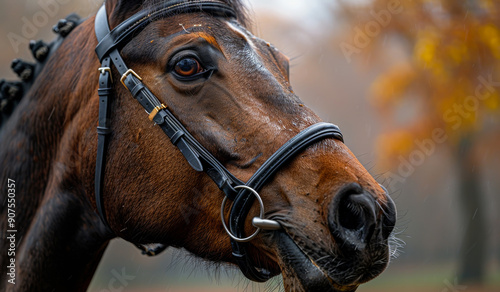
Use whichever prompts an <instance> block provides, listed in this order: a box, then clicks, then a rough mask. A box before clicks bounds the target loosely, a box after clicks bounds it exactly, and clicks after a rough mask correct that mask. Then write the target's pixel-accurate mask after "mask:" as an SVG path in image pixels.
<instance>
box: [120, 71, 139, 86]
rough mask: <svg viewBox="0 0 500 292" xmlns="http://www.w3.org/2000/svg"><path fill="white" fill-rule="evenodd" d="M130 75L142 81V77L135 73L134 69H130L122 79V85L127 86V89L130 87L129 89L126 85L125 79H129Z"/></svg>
mask: <svg viewBox="0 0 500 292" xmlns="http://www.w3.org/2000/svg"><path fill="white" fill-rule="evenodd" d="M129 74H132V75H134V76H135V77H137V79H139V80H142V78H141V76H139V75H137V73H135V72H134V70H132V69H128V70H127V72H125V73H123V75H122V78H120V81H121V83H122V84H123V86H125V88H127V89H128V87H127V85H125V82H124V80H125V78H127V76H128V75H129ZM129 90H130V89H129Z"/></svg>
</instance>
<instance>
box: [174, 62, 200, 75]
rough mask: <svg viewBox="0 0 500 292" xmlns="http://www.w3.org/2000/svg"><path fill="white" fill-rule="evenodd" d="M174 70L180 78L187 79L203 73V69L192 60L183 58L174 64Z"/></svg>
mask: <svg viewBox="0 0 500 292" xmlns="http://www.w3.org/2000/svg"><path fill="white" fill-rule="evenodd" d="M174 70H175V73H177V74H179V75H180V76H183V77H188V76H192V75H195V74H198V73H200V72H203V67H201V65H200V63H199V62H198V61H197V60H196V59H194V58H184V59H182V60H180V61H179V62H177V64H175V68H174Z"/></svg>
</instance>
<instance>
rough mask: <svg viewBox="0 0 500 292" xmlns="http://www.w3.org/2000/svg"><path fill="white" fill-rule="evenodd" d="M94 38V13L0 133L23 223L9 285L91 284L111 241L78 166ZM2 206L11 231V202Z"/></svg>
mask: <svg viewBox="0 0 500 292" xmlns="http://www.w3.org/2000/svg"><path fill="white" fill-rule="evenodd" d="M95 45H96V40H95V37H94V34H93V18H91V19H88V20H87V21H85V22H84V23H82V24H81V25H79V26H78V27H77V28H76V29H75V30H74V31H73V32H72V33H71V34H70V35H69V36H68V37H67V39H65V41H64V42H63V43H62V44H61V46H60V47H59V49H58V50H57V52H56V53H54V54H53V55H52V56H51V57H50V59H49V60H48V61H47V64H46V65H45V67H44V68H43V70H42V71H41V72H40V74H39V76H38V77H37V79H36V80H35V81H34V84H33V86H32V88H31V89H30V91H29V92H28V93H27V94H26V95H25V96H24V97H23V99H22V101H21V103H20V104H19V106H18V108H16V110H15V112H14V113H13V115H12V116H11V118H10V119H9V121H8V122H7V124H5V125H4V128H3V129H2V131H1V133H0V140H1V141H2V148H0V164H2V166H5V167H2V169H1V170H0V181H1V182H2V185H7V181H8V179H12V180H14V181H15V212H16V217H15V220H16V221H15V229H16V230H17V232H16V233H15V235H14V236H15V244H16V249H15V251H14V252H15V265H16V273H17V275H16V276H17V277H16V285H11V284H9V283H8V282H7V280H8V279H9V276H8V275H7V269H6V267H7V266H8V265H9V264H10V261H12V258H13V257H10V256H9V257H1V265H2V268H1V270H2V273H1V275H0V282H1V284H0V290H2V291H5V290H7V291H80V290H82V291H85V289H86V287H87V286H88V284H89V282H90V280H91V277H92V274H93V272H94V271H95V268H96V267H97V263H98V262H99V259H100V257H101V256H102V253H103V252H104V248H105V246H106V245H107V242H108V238H106V236H105V235H103V234H104V232H103V231H102V230H95V229H93V228H89V226H99V221H98V220H99V219H98V218H97V216H96V214H95V213H94V212H93V210H92V208H91V207H90V203H89V202H88V200H87V199H86V196H85V194H84V193H85V191H84V188H83V186H82V184H81V182H80V181H79V178H78V173H77V169H78V163H79V162H78V148H79V145H78V138H77V134H76V131H75V117H77V116H78V114H77V113H79V112H80V110H81V108H82V107H83V105H84V104H86V103H88V102H89V100H90V98H91V97H92V96H93V95H94V94H95V92H96V91H97V80H93V78H92V76H95V74H90V73H91V72H93V70H96V68H97V67H98V60H97V58H96V56H95V54H94V52H93V49H94V47H95ZM96 119H97V117H96ZM0 208H1V213H2V214H1V218H0V224H1V227H0V228H1V229H2V230H1V232H0V233H2V234H6V232H4V231H6V230H3V229H4V228H6V227H7V222H5V221H7V212H8V208H7V204H3V205H2V206H1V207H0ZM9 208H10V207H9ZM11 209H12V208H11ZM9 245H10V243H9V242H8V241H4V240H2V241H1V243H0V246H1V249H2V250H3V251H6V250H8V249H9ZM3 285H5V287H4V289H5V290H4V289H2V287H3Z"/></svg>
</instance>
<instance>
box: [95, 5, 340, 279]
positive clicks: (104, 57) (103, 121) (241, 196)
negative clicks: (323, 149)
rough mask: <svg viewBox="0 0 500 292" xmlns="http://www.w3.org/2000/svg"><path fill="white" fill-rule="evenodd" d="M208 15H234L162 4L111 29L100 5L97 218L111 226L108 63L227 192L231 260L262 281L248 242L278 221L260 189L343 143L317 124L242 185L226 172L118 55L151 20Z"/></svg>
mask: <svg viewBox="0 0 500 292" xmlns="http://www.w3.org/2000/svg"><path fill="white" fill-rule="evenodd" d="M195 12H203V13H208V14H210V15H212V16H214V17H224V18H236V13H235V12H234V10H233V8H232V7H230V6H229V5H228V4H226V3H224V2H222V1H219V0H199V1H189V2H185V1H166V3H164V4H162V5H159V6H157V7H155V8H154V9H152V10H150V11H145V10H143V11H140V12H138V13H136V14H135V15H133V16H132V17H130V18H128V19H127V20H125V21H124V22H122V23H121V24H119V25H118V26H117V27H116V28H114V29H113V30H111V31H110V28H109V23H108V18H107V15H106V9H105V6H104V5H103V6H102V7H101V8H100V9H99V11H98V13H97V15H96V18H95V34H96V37H97V40H98V41H99V44H98V45H97V47H96V50H95V51H96V54H97V56H98V57H99V60H100V62H101V67H100V68H99V72H100V75H99V89H98V94H99V98H100V100H99V125H98V127H97V133H98V139H97V143H98V144H97V157H96V172H95V198H96V206H97V211H98V213H99V216H100V217H101V220H102V221H103V222H104V224H105V225H108V227H109V224H108V222H107V219H106V213H105V209H104V197H103V195H102V189H103V183H104V173H105V162H106V157H105V155H106V150H107V144H108V139H109V135H110V134H111V129H110V128H109V110H110V109H109V102H110V98H111V96H112V94H113V88H112V84H113V80H112V76H111V63H113V65H114V66H115V68H116V69H117V70H118V72H119V74H120V75H121V78H120V81H121V83H122V84H123V86H125V88H127V89H128V90H129V91H130V93H131V94H132V96H133V97H134V98H135V99H137V101H138V102H139V103H140V104H141V105H142V107H143V108H144V109H145V110H146V112H147V113H148V117H149V119H150V120H151V121H152V122H154V123H155V124H156V125H158V126H159V127H160V128H161V129H162V130H163V132H165V134H166V135H167V136H168V137H169V138H170V141H171V142H172V144H174V145H175V146H177V148H178V149H179V150H180V152H181V153H182V155H184V157H185V159H186V160H187V162H188V163H189V165H191V167H192V168H193V169H195V170H196V171H199V172H201V171H204V172H205V173H206V174H207V175H208V176H209V177H210V178H211V179H212V180H213V181H214V182H215V184H216V185H217V186H218V187H219V189H220V190H222V192H224V194H225V198H224V200H223V203H222V206H221V219H222V223H223V226H224V228H225V230H226V232H227V233H228V235H229V236H230V238H231V246H232V249H233V256H234V257H235V260H236V263H237V264H238V265H239V267H240V269H241V271H242V273H243V274H244V275H245V276H246V277H247V278H249V279H250V280H253V281H257V282H265V281H267V280H268V279H269V278H271V277H273V276H274V275H272V274H271V272H269V271H268V270H266V269H264V268H260V267H258V265H256V264H255V263H254V262H253V261H252V260H251V258H250V257H248V255H247V248H248V243H247V242H248V241H250V240H251V239H253V238H254V237H255V236H256V235H257V234H258V233H259V231H260V230H261V229H265V230H276V229H280V228H281V226H280V224H279V223H278V222H277V221H274V220H268V219H264V218H263V216H264V205H263V203H262V199H261V198H260V195H259V194H258V191H259V190H260V189H261V188H262V187H263V186H264V184H265V183H266V182H268V181H269V179H270V178H272V176H273V175H274V174H275V173H276V172H277V171H278V170H279V169H280V167H281V166H282V165H283V164H284V163H286V162H287V161H289V160H290V159H291V158H293V157H294V156H295V155H297V154H298V153H300V152H301V151H303V150H304V149H305V148H307V147H308V146H310V145H312V144H314V143H316V142H318V141H321V140H323V139H327V138H334V139H337V140H340V141H342V142H343V137H342V134H341V132H340V130H339V128H338V127H337V126H336V125H333V124H330V123H317V124H314V125H312V126H310V127H308V128H306V129H305V130H303V131H301V132H300V133H299V134H297V135H296V136H295V137H293V138H292V139H290V140H289V141H288V142H286V143H285V144H284V145H283V146H281V147H280V148H279V149H278V150H277V151H276V152H275V153H274V154H273V155H271V157H269V158H268V159H267V160H266V161H265V162H264V163H263V164H262V166H261V167H260V168H259V169H258V170H257V171H256V172H255V174H253V176H252V177H251V178H250V179H249V180H248V182H246V183H244V182H242V181H241V180H239V179H238V178H236V177H235V176H234V175H233V174H231V172H229V171H228V170H227V169H226V168H225V167H224V166H223V165H222V164H221V163H220V162H219V161H218V160H217V159H216V158H215V157H214V156H213V155H212V154H211V153H210V152H209V151H208V150H206V149H205V147H203V145H201V144H200V143H199V142H198V141H197V140H196V139H195V138H194V137H193V136H192V135H191V134H190V133H189V131H188V130H186V128H185V127H184V126H183V125H182V123H181V122H180V121H179V120H178V119H177V118H176V117H175V116H174V115H173V114H172V112H171V111H170V110H169V109H168V106H167V105H165V104H164V103H162V102H161V101H160V100H158V98H157V97H156V96H155V95H154V94H153V93H152V92H151V91H150V90H149V89H148V88H147V86H146V85H145V84H144V83H142V81H141V80H142V79H141V77H140V76H139V75H138V74H137V73H135V72H134V71H133V70H132V69H129V68H128V67H127V65H126V64H125V62H124V60H123V59H122V57H121V55H120V51H119V50H120V49H121V48H122V47H123V46H124V45H125V44H126V43H127V42H128V41H130V39H131V38H133V36H135V35H137V34H138V33H139V32H140V31H142V30H143V29H144V28H145V27H146V26H147V25H148V24H150V23H151V22H153V21H155V20H157V19H161V18H166V17H169V16H172V15H175V14H180V13H195ZM255 198H257V200H258V201H259V203H260V217H255V218H253V220H252V224H253V225H254V226H255V227H256V228H257V230H256V231H255V233H253V234H252V235H251V236H248V237H244V224H245V219H246V217H247V215H248V212H249V211H250V208H251V207H252V205H253V203H254V200H255ZM227 200H231V201H233V204H232V207H231V211H230V214H229V228H228V227H227V226H226V223H225V219H224V206H225V204H226V201H227Z"/></svg>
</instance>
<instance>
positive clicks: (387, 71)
mask: <svg viewBox="0 0 500 292" xmlns="http://www.w3.org/2000/svg"><path fill="white" fill-rule="evenodd" d="M246 2H247V4H248V8H249V12H250V14H251V16H252V18H253V20H254V22H253V27H252V30H253V32H254V33H255V34H256V35H257V36H259V37H261V38H264V39H266V40H267V41H269V42H271V43H273V44H274V45H275V46H276V47H278V48H280V50H281V51H283V52H284V53H285V54H287V55H288V56H289V57H290V58H291V59H292V61H291V64H292V67H291V79H292V86H293V87H294V90H295V92H296V93H297V94H298V95H299V96H300V97H301V99H302V100H303V101H304V102H305V103H306V104H307V105H308V106H310V107H311V108H312V109H314V110H315V111H316V112H317V113H318V114H319V115H320V116H321V117H322V118H323V119H324V120H326V121H328V122H333V123H336V124H338V125H339V126H340V128H341V129H342V132H343V133H344V136H345V139H346V143H347V145H348V147H349V148H350V149H351V150H352V151H353V152H354V153H355V154H356V156H357V157H358V159H359V160H360V161H361V162H362V163H363V164H364V165H365V167H366V168H367V169H368V170H369V171H370V172H371V174H372V175H374V176H375V177H376V178H377V179H378V181H379V182H381V183H383V184H384V185H385V186H386V187H387V189H388V190H389V192H390V194H391V196H392V197H393V198H394V200H395V202H396V204H397V207H398V220H399V221H398V226H397V229H396V233H397V234H396V235H397V237H398V238H399V239H400V240H401V242H402V243H401V245H402V246H401V247H400V248H399V252H398V257H397V258H394V259H392V262H391V264H390V266H389V267H388V269H387V270H386V271H385V272H384V273H383V274H382V275H381V276H379V277H378V278H376V279H375V280H373V281H371V282H370V283H367V284H365V285H362V286H361V287H360V288H359V289H358V291H360V292H369V291H371V292H376V291H436V292H456V291H469V292H472V291H500V215H499V210H500V194H499V192H500V175H499V173H500V155H499V154H500V94H499V91H500V21H499V19H500V3H499V1H494V0H465V1H458V0H456V1H452V0H413V1H409V0H400V1H398V0H386V1H382V0H373V1H371V0H357V1H353V0H351V1H347V0H345V1H340V0H338V1H337V0H308V1H303V0H246ZM100 5H101V1H97V0H83V1H82V0H80V1H76V0H29V1H27V0H22V1H20V0H2V2H1V3H0V23H1V26H0V32H1V33H0V40H1V41H0V51H1V54H0V61H1V64H3V65H2V66H1V68H0V77H1V78H6V79H15V78H16V77H15V75H14V74H13V73H12V72H11V70H10V68H9V67H10V62H11V60H12V59H14V58H17V57H22V58H25V59H28V60H32V57H31V56H30V53H29V50H28V42H29V40H30V39H44V40H46V41H50V40H51V39H52V38H53V37H54V35H53V33H52V32H51V28H52V25H53V24H55V23H56V22H57V20H58V19H60V18H63V17H65V16H66V15H67V14H69V13H71V12H77V13H78V14H79V15H80V16H82V17H87V16H90V15H91V14H93V13H95V12H96V11H97V9H98V7H99V6H100ZM27 23H30V24H31V26H30V29H28V28H27V27H28V26H29V25H27ZM89 37H93V36H89ZM403 242H404V243H403ZM120 285H121V286H120ZM280 289H282V287H281V286H280V280H279V279H274V280H273V281H270V283H266V284H263V285H257V284H254V283H250V282H248V281H247V280H245V279H243V278H242V276H241V275H240V274H239V272H238V270H236V269H234V268H231V267H227V266H224V265H222V266H220V265H218V266H216V265H214V264H211V263H206V262H203V261H202V260H200V259H197V258H195V257H194V256H192V255H187V254H186V253H185V252H184V251H182V250H178V249H171V250H167V252H164V254H162V255H160V256H157V257H155V258H148V257H145V256H142V255H141V253H140V251H139V250H137V249H136V248H135V247H134V246H132V245H131V244H129V243H127V242H125V241H123V240H119V239H117V240H114V241H113V242H112V243H111V244H110V246H109V247H108V249H107V251H106V253H105V255H104V258H103V260H102V262H101V263H100V265H99V268H98V270H97V272H96V275H95V277H94V279H93V281H92V283H91V287H90V288H89V291H178V292H179V291H280Z"/></svg>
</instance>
